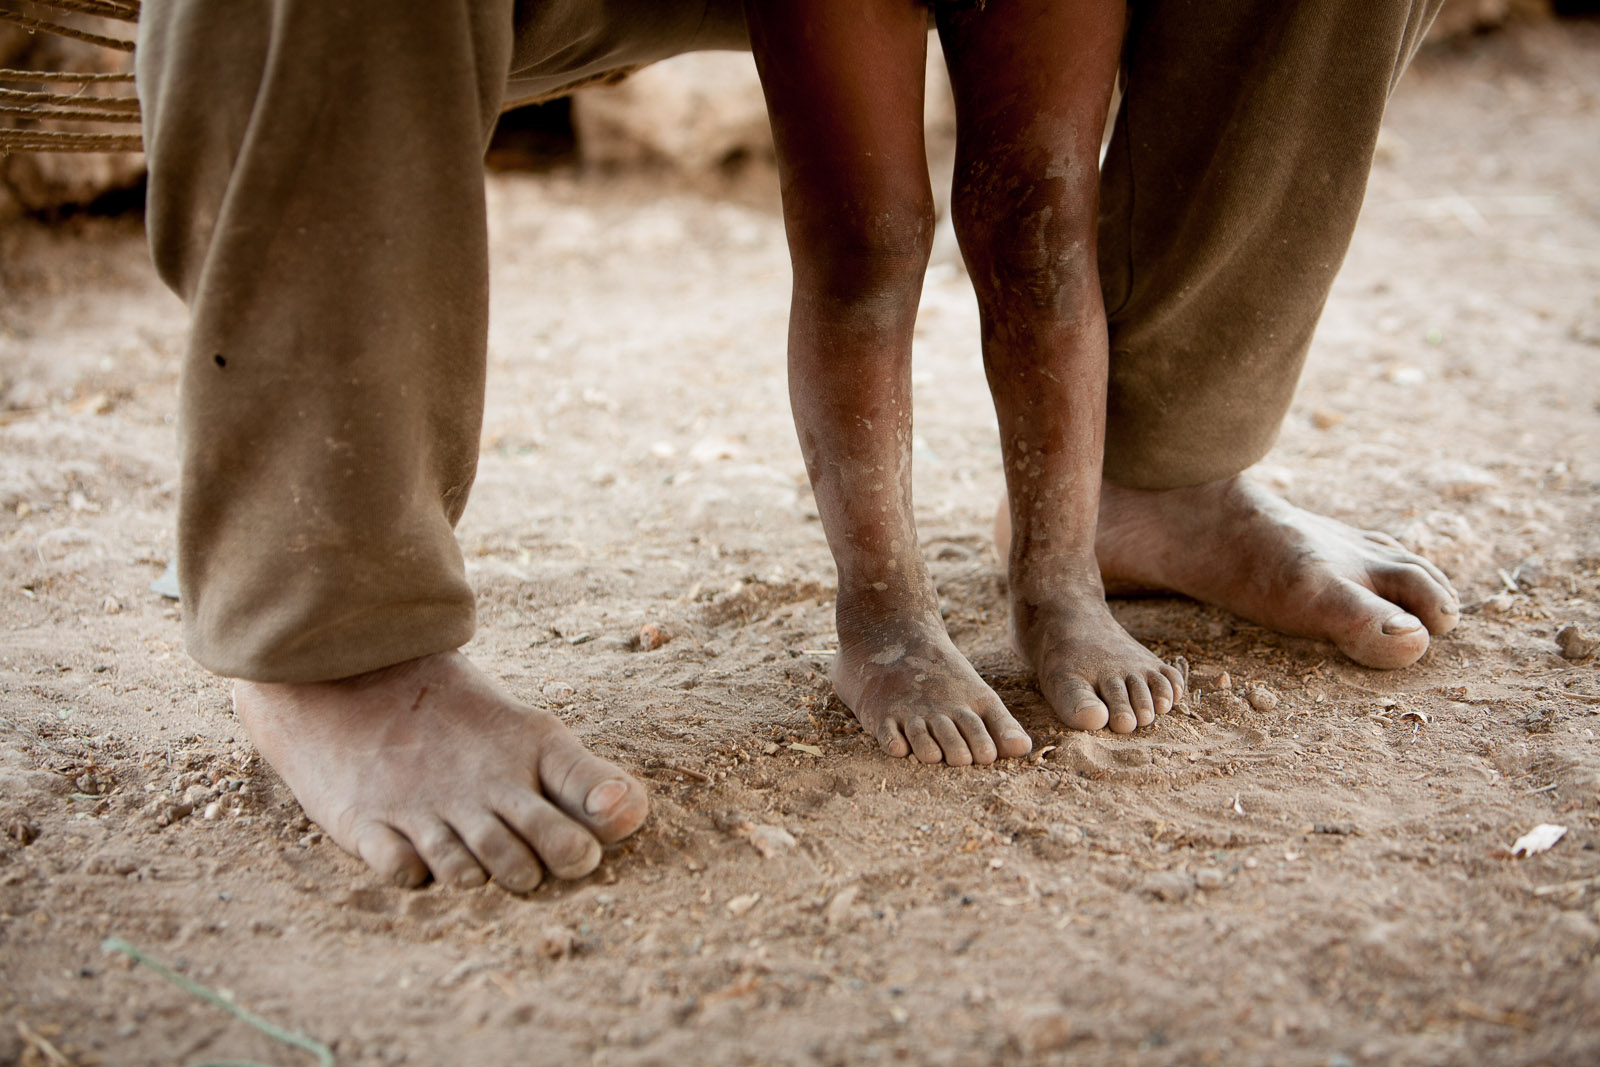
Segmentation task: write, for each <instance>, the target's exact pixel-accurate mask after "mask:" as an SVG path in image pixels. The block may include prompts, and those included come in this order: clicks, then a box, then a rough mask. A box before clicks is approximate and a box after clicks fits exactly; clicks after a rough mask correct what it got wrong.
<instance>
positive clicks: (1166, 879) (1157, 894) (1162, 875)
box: [1144, 871, 1197, 902]
mask: <svg viewBox="0 0 1600 1067" xmlns="http://www.w3.org/2000/svg"><path fill="white" fill-rule="evenodd" d="M1196 882H1197V880H1196V878H1195V876H1194V875H1192V874H1190V873H1189V872H1188V871H1158V872H1157V873H1155V874H1152V875H1151V876H1150V878H1149V880H1148V881H1146V882H1145V884H1144V891H1145V893H1146V894H1148V895H1149V896H1152V897H1154V898H1155V899H1157V900H1167V901H1173V902H1176V901H1183V900H1188V899H1189V898H1190V897H1192V896H1193V895H1194V888H1195V885H1196Z"/></svg>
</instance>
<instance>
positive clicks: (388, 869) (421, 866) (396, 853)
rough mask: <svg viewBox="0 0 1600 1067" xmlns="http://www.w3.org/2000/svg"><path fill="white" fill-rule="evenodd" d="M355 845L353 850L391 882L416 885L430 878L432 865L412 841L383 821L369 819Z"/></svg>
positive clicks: (357, 834) (407, 885) (407, 886)
mask: <svg viewBox="0 0 1600 1067" xmlns="http://www.w3.org/2000/svg"><path fill="white" fill-rule="evenodd" d="M355 845H356V847H355V848H354V849H353V850H352V851H353V852H355V854H356V855H357V856H360V857H361V859H362V862H364V863H365V864H366V865H367V866H368V867H371V868H372V869H373V870H374V871H376V872H378V877H380V878H382V879H384V880H385V881H387V882H388V883H390V884H391V885H397V886H399V887H401V888H402V889H413V888H415V887H417V886H419V885H421V884H422V883H423V882H425V881H427V880H428V865H427V864H426V863H423V862H422V857H421V856H419V855H417V850H416V849H414V848H412V847H411V842H409V841H407V840H406V839H405V837H404V836H402V835H401V834H399V833H397V832H396V831H395V830H393V829H391V828H389V827H387V826H385V825H383V824H382V823H368V824H367V825H366V826H364V827H362V828H361V829H360V830H358V831H357V832H356V841H355Z"/></svg>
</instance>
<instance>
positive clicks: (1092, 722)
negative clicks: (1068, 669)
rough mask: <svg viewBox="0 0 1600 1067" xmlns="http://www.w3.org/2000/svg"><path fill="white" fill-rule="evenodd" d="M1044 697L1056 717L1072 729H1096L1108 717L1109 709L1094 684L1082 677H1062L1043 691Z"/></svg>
mask: <svg viewBox="0 0 1600 1067" xmlns="http://www.w3.org/2000/svg"><path fill="white" fill-rule="evenodd" d="M1045 697H1046V699H1048V700H1049V701H1050V704H1051V706H1052V707H1054V708H1055V709H1056V715H1057V717H1059V718H1060V719H1061V721H1062V722H1063V723H1065V724H1066V725H1067V727H1068V728H1069V729H1072V730H1098V729H1100V728H1101V727H1102V726H1104V725H1105V724H1106V722H1107V720H1108V719H1109V717H1110V711H1109V710H1108V709H1107V708H1106V705H1105V702H1104V701H1103V700H1101V699H1100V697H1099V694H1097V693H1096V692H1095V691H1094V686H1092V685H1090V684H1089V683H1088V682H1086V681H1084V680H1083V679H1082V678H1077V677H1072V676H1068V677H1066V678H1065V679H1062V680H1061V681H1060V682H1059V683H1058V684H1057V685H1055V686H1052V687H1051V691H1047V692H1046V693H1045Z"/></svg>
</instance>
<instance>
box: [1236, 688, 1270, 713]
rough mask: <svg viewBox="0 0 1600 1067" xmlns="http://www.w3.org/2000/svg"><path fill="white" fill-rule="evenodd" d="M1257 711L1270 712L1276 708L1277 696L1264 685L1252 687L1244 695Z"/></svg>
mask: <svg viewBox="0 0 1600 1067" xmlns="http://www.w3.org/2000/svg"><path fill="white" fill-rule="evenodd" d="M1244 698H1245V700H1247V701H1249V702H1250V706H1251V707H1252V708H1255V709H1256V710H1257V711H1271V710H1272V709H1274V708H1276V707H1277V706H1278V694H1277V693H1274V692H1273V691H1272V690H1270V689H1268V688H1267V687H1266V686H1264V685H1253V686H1251V687H1250V689H1249V690H1248V691H1247V692H1246V693H1245V695H1244Z"/></svg>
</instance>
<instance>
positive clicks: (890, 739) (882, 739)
mask: <svg viewBox="0 0 1600 1067" xmlns="http://www.w3.org/2000/svg"><path fill="white" fill-rule="evenodd" d="M878 747H879V748H881V749H883V750H884V751H885V752H887V753H888V754H889V755H891V756H893V757H894V758H895V759H905V758H906V757H907V756H909V755H911V742H909V741H907V740H906V735H905V734H904V733H902V732H901V730H900V724H899V723H897V722H895V721H894V720H893V719H884V720H883V722H881V723H879V724H878Z"/></svg>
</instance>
